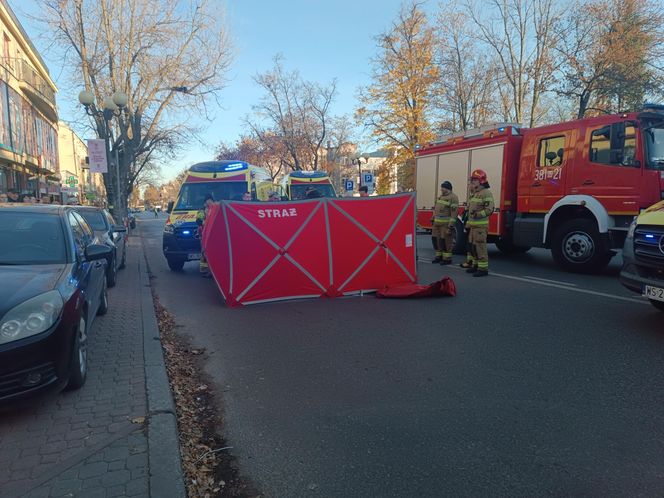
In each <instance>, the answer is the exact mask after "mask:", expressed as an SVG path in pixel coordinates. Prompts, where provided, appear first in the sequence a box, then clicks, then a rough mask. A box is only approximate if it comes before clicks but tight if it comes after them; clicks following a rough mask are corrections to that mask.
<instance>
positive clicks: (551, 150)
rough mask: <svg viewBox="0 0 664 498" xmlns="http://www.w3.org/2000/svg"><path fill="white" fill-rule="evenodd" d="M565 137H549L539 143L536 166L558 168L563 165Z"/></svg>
mask: <svg viewBox="0 0 664 498" xmlns="http://www.w3.org/2000/svg"><path fill="white" fill-rule="evenodd" d="M564 152H565V137H551V138H545V139H543V140H541V141H540V148H539V159H538V161H537V166H539V167H545V166H560V165H562V164H563V159H564Z"/></svg>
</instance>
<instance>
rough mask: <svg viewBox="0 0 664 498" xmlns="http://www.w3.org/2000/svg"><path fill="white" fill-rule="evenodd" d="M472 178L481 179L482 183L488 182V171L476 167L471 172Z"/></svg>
mask: <svg viewBox="0 0 664 498" xmlns="http://www.w3.org/2000/svg"><path fill="white" fill-rule="evenodd" d="M470 179H471V180H479V181H480V183H486V172H485V171H484V170H482V169H476V170H474V171H473V172H472V173H471V175H470Z"/></svg>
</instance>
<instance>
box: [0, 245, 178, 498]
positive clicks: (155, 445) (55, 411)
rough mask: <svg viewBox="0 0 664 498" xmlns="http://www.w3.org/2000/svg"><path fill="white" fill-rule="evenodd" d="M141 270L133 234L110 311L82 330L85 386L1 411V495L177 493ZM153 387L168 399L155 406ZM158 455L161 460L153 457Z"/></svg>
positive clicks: (170, 425) (170, 426) (161, 374)
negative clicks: (87, 330)
mask: <svg viewBox="0 0 664 498" xmlns="http://www.w3.org/2000/svg"><path fill="white" fill-rule="evenodd" d="M145 268H146V265H145V259H144V255H143V247H142V243H141V239H140V237H139V236H138V235H134V236H132V237H130V239H129V245H128V253H127V267H126V268H125V269H124V270H121V271H120V272H119V274H118V283H117V285H116V287H114V288H112V289H109V310H108V313H107V314H106V315H105V316H101V317H97V319H96V320H95V321H94V324H93V326H92V329H91V331H90V334H89V336H88V378H87V382H86V384H85V385H84V386H83V388H82V389H80V390H78V391H74V392H62V393H60V394H58V395H56V396H52V397H49V398H47V399H43V400H41V401H38V402H37V403H35V404H34V405H33V406H31V407H29V408H23V409H20V410H14V411H13V412H6V413H2V412H0V498H16V497H20V496H26V497H30V498H33V497H34V498H37V497H60V496H62V497H78V496H80V497H85V498H93V497H112V496H127V497H133V496H141V497H149V496H154V497H159V498H162V497H168V496H174V497H179V496H184V486H183V484H182V482H181V481H182V478H181V472H180V473H179V474H178V471H179V454H177V452H178V450H177V446H175V447H174V446H173V443H174V442H175V444H176V443H177V433H176V431H175V430H174V427H175V423H174V420H175V419H174V416H173V413H172V401H170V403H171V404H170V405H169V404H168V401H169V400H170V391H169V390H168V384H167V381H166V380H165V379H166V373H165V370H164V369H163V359H161V350H160V342H159V340H158V331H157V330H156V319H155V318H154V310H153V309H152V307H151V305H152V298H151V295H150V288H149V281H148V277H147V273H146V270H145ZM150 358H152V359H153V360H150ZM159 359H161V371H160V370H159V367H160V364H159V361H158V360H159ZM146 364H147V365H148V367H147V368H146ZM146 371H147V377H146ZM155 383H156V384H155ZM164 383H166V385H165V386H164ZM155 385H156V392H158V394H159V395H160V396H161V397H163V398H164V399H166V402H162V403H161V405H162V406H159V405H160V403H159V402H157V403H156V404H155V403H154V402H153V401H152V400H153V399H154V392H155V387H154V386H155ZM146 386H147V387H146ZM151 393H152V395H150V394H151ZM164 407H165V408H164ZM164 417H167V418H166V419H164ZM153 420H154V424H153ZM149 443H150V444H149ZM173 453H176V454H175V455H173ZM164 454H165V455H166V456H167V457H168V458H167V462H166V464H162V462H159V461H158V460H159V459H163V458H164V456H163V455H164ZM151 455H152V458H151ZM160 455H161V456H160ZM151 460H153V462H152V463H153V465H152V472H151V466H150V463H151ZM164 472H167V473H168V475H167V476H166V477H167V480H166V481H167V483H168V485H169V486H172V487H171V488H170V490H167V491H165V490H164V489H163V487H162V486H160V485H159V482H160V479H162V477H164V476H163V475H162V474H163V473H164ZM164 493H166V494H164Z"/></svg>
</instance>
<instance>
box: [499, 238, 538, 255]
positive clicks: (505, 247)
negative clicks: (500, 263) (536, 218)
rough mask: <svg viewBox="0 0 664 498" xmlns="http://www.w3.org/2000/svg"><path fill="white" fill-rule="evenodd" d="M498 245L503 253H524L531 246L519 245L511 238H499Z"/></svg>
mask: <svg viewBox="0 0 664 498" xmlns="http://www.w3.org/2000/svg"><path fill="white" fill-rule="evenodd" d="M496 247H497V248H498V249H499V250H500V252H502V253H503V254H523V253H525V252H528V251H530V246H517V245H515V244H514V242H512V241H511V240H506V239H500V240H497V241H496Z"/></svg>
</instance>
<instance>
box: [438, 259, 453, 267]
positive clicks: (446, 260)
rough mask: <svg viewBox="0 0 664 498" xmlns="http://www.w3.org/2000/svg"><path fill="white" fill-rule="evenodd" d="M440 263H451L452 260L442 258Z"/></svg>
mask: <svg viewBox="0 0 664 498" xmlns="http://www.w3.org/2000/svg"><path fill="white" fill-rule="evenodd" d="M440 264H441V265H443V266H444V265H451V264H452V260H451V259H443V260H441V262H440Z"/></svg>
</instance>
